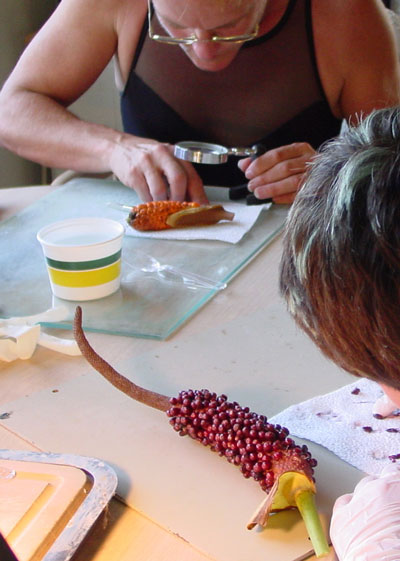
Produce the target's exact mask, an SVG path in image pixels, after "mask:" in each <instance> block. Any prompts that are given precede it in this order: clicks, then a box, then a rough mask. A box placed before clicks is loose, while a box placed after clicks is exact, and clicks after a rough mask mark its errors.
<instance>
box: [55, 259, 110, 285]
mask: <svg viewBox="0 0 400 561" xmlns="http://www.w3.org/2000/svg"><path fill="white" fill-rule="evenodd" d="M48 271H49V275H50V278H51V280H52V282H53V283H54V284H58V285H59V286H67V287H71V288H79V287H85V286H97V285H99V284H105V283H106V282H110V281H113V280H114V279H116V278H118V277H119V275H120V273H121V260H119V261H117V262H116V263H113V264H112V265H109V266H108V267H103V268H102V269H94V270H92V271H61V270H60V269H53V268H52V267H48Z"/></svg>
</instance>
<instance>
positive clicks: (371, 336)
mask: <svg viewBox="0 0 400 561" xmlns="http://www.w3.org/2000/svg"><path fill="white" fill-rule="evenodd" d="M399 118H400V108H391V109H381V110H377V111H374V112H373V113H372V114H371V115H369V116H367V117H366V118H365V119H363V120H362V121H361V122H360V123H359V124H358V125H357V126H354V127H351V128H349V129H348V131H346V132H344V133H343V134H342V135H341V136H340V137H338V138H335V139H333V140H331V141H329V142H328V143H326V144H325V146H324V147H322V149H321V151H320V153H319V154H318V155H317V156H316V157H315V159H314V160H313V162H312V163H311V164H310V169H309V173H308V175H307V179H306V181H305V184H304V186H303V187H302V188H301V190H300V191H299V193H298V195H297V197H296V200H295V202H294V203H293V206H292V208H291V210H290V212H289V216H288V221H287V225H286V230H285V237H284V249H283V255H282V260H281V270H280V289H281V294H282V295H283V296H284V298H285V299H286V302H287V304H288V309H289V311H290V313H291V314H292V315H293V317H294V318H295V320H296V322H297V323H298V324H299V325H300V327H301V328H302V329H304V331H305V332H306V333H307V334H308V335H309V336H310V337H311V339H312V340H313V341H314V342H315V343H316V344H317V345H318V346H319V348H320V349H321V350H322V352H323V353H324V354H325V355H326V356H328V357H329V358H330V359H332V360H333V361H334V362H335V363H337V364H338V365H339V366H341V367H342V368H344V369H345V370H347V371H348V372H350V373H352V374H355V375H356V376H363V377H367V378H371V379H372V380H375V381H377V382H382V383H384V384H386V385H388V386H391V387H393V388H396V389H400V122H399Z"/></svg>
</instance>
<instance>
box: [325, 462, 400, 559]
mask: <svg viewBox="0 0 400 561" xmlns="http://www.w3.org/2000/svg"><path fill="white" fill-rule="evenodd" d="M330 535H331V539H332V544H333V546H334V548H335V551H336V555H337V557H338V559H339V561H399V560H400V466H396V465H393V466H388V467H386V468H384V469H383V470H382V473H381V474H380V476H378V477H374V476H368V477H364V478H363V479H362V480H361V481H360V482H359V483H358V485H357V486H356V488H355V489H354V493H349V494H348V495H343V496H342V497H339V498H338V499H337V501H336V503H335V505H334V507H333V515H332V520H331V527H330Z"/></svg>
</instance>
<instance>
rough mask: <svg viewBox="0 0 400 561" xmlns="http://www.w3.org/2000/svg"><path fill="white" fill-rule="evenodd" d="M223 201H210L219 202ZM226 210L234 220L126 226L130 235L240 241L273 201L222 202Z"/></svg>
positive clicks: (212, 202) (173, 238) (169, 238)
mask: <svg viewBox="0 0 400 561" xmlns="http://www.w3.org/2000/svg"><path fill="white" fill-rule="evenodd" d="M221 202H222V201H220V200H218V201H215V200H213V201H210V204H218V203H221ZM222 204H223V207H224V209H225V210H227V211H229V212H233V213H234V214H235V216H234V218H233V220H232V222H231V221H229V220H228V221H227V220H225V221H222V222H218V223H217V224H213V225H211V226H201V227H200V226H197V227H185V228H171V229H170V230H161V231H159V232H138V231H137V230H134V229H133V228H131V227H130V226H126V233H127V235H129V236H134V237H138V238H156V239H162V240H218V241H222V242H227V243H232V244H235V243H238V242H239V241H240V240H241V239H242V238H243V236H244V235H245V234H246V233H247V232H248V231H249V230H250V229H251V228H252V227H253V226H254V224H255V222H256V220H257V218H258V217H259V215H260V212H262V211H263V210H266V209H268V208H270V206H271V203H266V204H263V205H250V206H247V205H245V204H243V203H233V202H226V201H223V202H222Z"/></svg>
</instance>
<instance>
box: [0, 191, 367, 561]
mask: <svg viewBox="0 0 400 561" xmlns="http://www.w3.org/2000/svg"><path fill="white" fill-rule="evenodd" d="M50 189H54V188H51V187H27V188H14V189H11V188H10V189H2V190H0V219H5V218H7V217H8V216H10V215H12V214H14V213H15V212H17V211H18V210H19V209H22V208H23V207H24V206H26V204H30V203H31V202H33V201H34V200H36V199H37V198H38V197H40V196H43V195H44V194H46V192H48V191H49V190H50ZM280 252H281V238H280V237H278V238H277V239H276V240H275V241H274V242H272V244H271V245H269V246H268V247H267V248H266V249H265V250H264V251H263V252H262V253H261V254H260V255H259V256H258V257H257V258H256V259H255V260H254V261H252V262H251V263H250V264H249V265H248V266H247V267H246V268H245V269H244V270H243V271H242V272H241V273H240V274H239V275H238V276H237V277H236V278H235V279H234V280H233V281H232V282H231V283H230V284H229V286H228V288H227V289H225V290H224V291H222V292H221V293H219V294H218V295H217V296H216V297H214V298H213V299H212V300H211V301H210V302H209V303H208V304H207V305H206V306H205V307H204V308H202V309H201V310H200V311H199V312H198V313H197V314H196V315H195V316H194V317H193V318H191V319H190V321H189V322H187V323H186V324H185V325H184V326H183V327H182V328H181V329H180V330H179V331H178V332H177V333H175V334H174V335H173V336H172V337H171V338H170V339H169V340H167V341H162V342H160V341H154V340H147V339H134V338H129V337H118V336H111V335H104V334H98V333H91V334H90V341H91V343H92V344H93V346H94V347H95V348H96V349H97V350H100V351H101V354H102V355H103V356H104V357H105V358H106V359H107V360H108V361H109V362H110V363H111V364H112V365H113V366H114V367H115V368H116V369H117V370H119V371H121V372H122V373H124V374H127V375H131V374H132V372H135V373H136V372H137V373H138V376H137V377H136V379H135V377H134V376H132V378H133V379H135V381H137V382H138V383H140V384H142V385H147V387H149V386H152V388H153V389H156V390H157V391H160V392H161V393H167V394H168V395H174V392H175V393H176V390H177V391H179V389H184V388H185V387H186V388H187V387H198V388H201V387H207V386H209V387H210V389H214V390H215V391H217V392H219V393H222V392H223V393H228V395H229V396H230V397H231V399H237V400H238V401H240V402H241V404H242V405H248V406H250V407H251V409H252V410H255V411H257V412H259V413H265V414H267V415H268V416H269V417H270V416H272V415H274V414H275V413H278V412H279V411H280V410H282V409H283V408H285V407H287V406H288V405H291V404H292V403H296V402H299V401H303V400H304V399H308V398H309V397H312V396H313V395H317V394H321V393H326V392H329V391H332V390H334V389H336V388H338V387H340V386H342V385H344V384H347V383H349V382H351V381H353V378H352V377H350V376H349V375H348V374H346V373H344V372H342V371H340V370H339V369H337V368H336V367H335V366H334V365H332V364H331V363H329V362H328V361H326V360H325V359H324V358H323V357H322V356H321V355H320V354H319V352H318V351H317V350H316V349H315V348H314V347H313V346H312V344H311V343H310V342H309V341H308V340H307V339H306V337H305V336H303V334H301V333H299V331H298V330H297V329H296V328H295V326H294V324H293V322H292V320H291V318H289V316H288V314H287V312H286V310H285V307H284V305H283V303H282V301H281V299H280V296H279V294H278V265H279V259H280ZM54 334H56V335H57V334H60V332H59V331H56V330H54ZM182 384H183V385H182ZM91 386H92V387H93V396H95V398H94V399H93V400H92V401H91V399H90V395H87V394H84V396H85V397H84V398H83V397H82V395H78V394H79V392H80V389H81V390H82V391H83V392H87V391H89V390H90V388H91ZM79 388H80V389H79ZM53 390H57V393H54V394H53V395H55V396H61V397H63V398H64V404H63V405H60V407H61V409H62V408H63V407H64V408H66V411H70V412H71V414H72V413H73V414H74V415H76V414H77V413H78V411H79V406H80V407H83V405H82V404H85V407H87V411H86V413H87V415H88V416H89V417H86V421H87V425H85V427H86V428H85V429H82V430H79V424H76V425H74V421H73V420H71V418H68V415H64V416H63V417H62V418H57V412H58V405H57V406H55V405H54V403H52V402H51V399H50V398H49V395H51V392H53ZM74 392H75V393H74ZM114 392H115V393H114ZM74 395H76V397H77V399H76V400H74ZM96 396H99V398H98V400H99V401H98V402H96V399H97V398H96ZM74 401H76V403H77V404H78V405H77V406H76V407H78V409H74V407H75V404H74ZM60 403H61V402H60ZM79 404H80V405H79ZM107 404H108V409H109V410H108V411H106V409H107ZM113 405H114V406H115V407H118V408H120V409H118V410H117V411H114V415H115V416H117V417H118V416H120V417H121V419H125V418H126V416H127V415H128V411H129V412H132V415H133V418H137V419H140V418H143V419H144V421H143V427H144V428H143V430H144V432H145V431H147V430H150V427H151V426H152V424H153V422H157V423H158V420H157V421H156V420H155V417H154V415H155V414H156V416H157V415H158V414H159V413H158V412H154V413H153V412H147V411H146V412H144V411H142V410H141V407H143V406H140V405H136V404H133V402H129V405H128V402H127V401H126V399H125V397H124V396H120V395H119V394H118V392H116V391H115V390H113V388H109V387H107V389H106V383H105V382H103V380H102V379H100V377H99V375H98V374H96V373H93V371H92V370H91V369H90V368H89V367H88V365H87V363H86V362H85V361H84V359H83V358H81V357H77V358H76V357H66V356H64V355H60V354H58V353H55V352H52V351H49V350H46V349H43V348H38V349H37V350H36V351H35V354H34V355H33V357H32V358H31V359H30V360H28V361H15V362H12V363H1V364H0V413H2V412H3V411H12V412H13V413H12V415H11V416H10V418H9V419H8V420H2V421H0V447H1V448H14V449H24V450H46V451H51V452H62V451H65V452H72V453H80V454H83V455H93V456H94V455H96V456H97V457H99V455H100V457H102V458H103V459H105V460H106V461H110V463H112V464H113V463H114V464H115V465H114V467H116V469H117V473H118V470H119V476H120V480H121V487H120V489H119V492H120V494H122V495H124V496H125V499H127V500H128V502H129V504H131V506H136V504H138V508H139V510H141V513H140V514H139V513H138V512H137V511H136V510H135V508H129V507H127V506H125V505H123V504H122V503H120V502H119V501H117V500H113V501H112V503H111V505H110V521H109V524H108V526H107V527H106V529H104V528H103V527H101V525H97V526H96V528H95V531H94V532H93V534H92V535H91V536H90V537H89V538H88V539H86V540H85V542H84V543H83V545H82V547H81V549H80V550H79V551H78V553H77V554H75V556H74V560H75V561H83V559H85V561H105V560H107V561H125V560H128V559H129V560H131V561H135V560H141V559H149V558H152V559H157V560H160V561H163V560H167V559H173V558H174V559H176V558H179V559H180V560H187V561H200V560H203V561H204V560H205V559H209V558H214V559H216V560H217V561H223V560H224V551H225V548H224V547H223V544H224V541H225V540H226V536H225V537H224V536H223V535H221V538H220V541H221V546H220V547H219V545H218V544H217V543H213V544H212V545H210V548H211V550H212V552H211V553H210V551H207V541H210V542H212V541H213V540H214V542H215V541H218V539H217V538H215V536H214V538H212V537H210V540H208V538H207V537H206V538H205V539H204V540H203V541H202V540H201V536H200V537H199V532H197V533H196V531H195V530H196V529H195V528H194V527H193V524H192V527H191V525H190V522H188V520H187V519H188V516H187V515H186V514H183V515H182V516H181V517H179V516H178V518H177V517H176V515H175V514H174V515H173V516H171V518H172V523H171V524H168V523H166V522H165V520H166V517H168V512H167V511H168V509H166V508H164V507H165V505H164V504H163V505H162V506H163V508H161V511H162V512H160V516H159V518H157V515H155V513H154V504H153V502H152V501H153V500H154V497H153V496H152V495H151V493H150V494H148V493H147V494H146V492H144V493H140V492H139V493H137V492H136V490H132V489H131V488H130V486H132V480H133V481H135V484H137V479H136V473H135V466H132V474H131V473H129V472H130V461H131V456H130V453H129V452H128V448H127V446H128V443H129V431H126V434H124V435H123V437H122V438H120V437H121V426H122V427H124V426H126V425H124V424H123V423H122V424H121V423H117V424H116V426H115V428H114V429H113V428H112V427H111V428H110V423H109V421H110V419H113V418H114V417H113V415H111V414H110V411H112V410H113V409H112V408H113ZM39 406H40V411H39V410H38V407H39ZM68 408H69V409H68ZM102 408H103V409H102ZM71 409H72V410H73V411H71ZM101 409H102V410H103V412H104V415H103V421H104V423H105V425H104V427H106V428H105V432H104V435H105V436H104V438H111V439H112V440H113V441H114V442H113V443H112V445H110V446H106V445H104V447H103V448H102V446H101V445H99V444H98V442H97V440H98V439H99V437H95V438H94V440H93V438H92V437H91V432H90V431H88V430H87V426H89V423H90V415H96V416H97V415H101V413H99V410H101ZM34 413H35V414H34ZM36 413H37V414H36ZM30 414H32V416H30ZM50 414H53V415H54V417H55V418H54V423H50V424H49V423H48V422H47V423H46V419H47V420H48V419H49V417H48V415H50ZM96 419H97V417H96ZM121 419H119V421H121ZM80 422H81V423H82V419H81V420H80ZM81 426H82V425H81ZM54 431H56V432H54ZM171 435H172V438H175V435H174V434H173V432H172V433H171ZM135 438H136V437H135ZM168 439H169V436H165V438H163V441H162V442H163V443H162V446H164V445H166V444H165V442H167V443H169V440H168ZM100 440H101V438H100ZM178 440H179V439H178ZM183 440H186V439H182V441H183ZM119 441H120V444H119V446H118V445H116V444H115V442H119ZM93 442H95V443H96V446H94V445H93ZM137 442H140V439H139V440H138V441H137ZM171 442H172V441H171ZM187 444H188V446H187V449H188V450H189V449H190V452H189V451H188V455H189V456H188V457H189V463H190V462H193V463H196V462H197V458H198V457H200V455H199V454H198V452H197V449H196V450H195V449H194V448H192V446H193V445H194V446H196V445H195V443H191V442H189V443H187ZM307 444H308V443H307ZM168 445H169V444H168ZM63 446H68V448H69V449H68V450H66V449H63ZM177 446H178V447H181V444H180V441H179V444H177ZM56 448H57V449H56ZM71 448H72V449H71ZM310 448H311V451H312V452H313V454H314V455H315V456H316V457H317V459H318V461H319V467H318V468H317V485H318V506H319V508H320V510H321V512H322V514H323V515H324V516H325V518H326V519H327V520H328V519H329V513H330V509H331V506H332V504H333V501H334V500H335V498H336V497H337V496H338V495H340V494H342V493H344V492H349V491H351V490H352V488H353V487H354V485H355V483H356V481H357V480H358V479H359V478H360V477H361V474H360V472H358V471H357V470H355V469H354V468H352V467H351V466H349V465H347V464H345V463H344V462H342V461H341V460H339V459H338V458H337V457H335V456H334V455H333V454H331V453H330V452H328V451H327V450H325V449H323V448H321V447H319V446H317V445H313V444H311V445H310ZM110 449H111V452H110ZM94 452H97V454H95V453H94ZM111 453H115V456H110V457H107V456H108V455H109V454H111ZM200 453H201V454H202V456H201V459H200V460H199V461H200V462H203V463H204V465H205V466H207V465H209V466H210V468H209V469H210V470H214V469H215V470H216V472H218V473H217V474H216V478H217V480H218V477H219V478H225V474H228V472H227V471H226V469H228V470H232V469H233V468H232V466H230V465H229V464H226V469H225V465H224V466H223V467H221V468H220V467H219V464H218V462H221V463H223V462H222V460H221V459H219V458H217V457H213V458H212V459H211V458H210V460H208V454H209V453H208V452H207V451H205V450H203V449H201V450H200ZM203 457H204V459H203ZM216 462H217V463H216ZM193 465H194V464H193ZM221 465H222V464H221ZM211 466H212V467H211ZM142 471H144V472H145V471H146V470H142ZM148 471H149V470H148ZM126 472H127V473H126ZM207 475H209V476H210V477H212V475H213V474H207ZM235 476H237V474H236V473H235V474H234V475H232V476H231V475H230V472H229V475H227V477H228V478H230V477H235ZM148 477H149V481H151V477H150V476H148ZM152 477H153V476H152ZM182 477H183V480H182V481H184V479H185V476H182ZM140 478H142V479H140ZM140 478H139V481H141V482H142V485H144V482H145V481H146V474H145V473H141V475H140ZM143 478H144V479H143ZM232 481H236V480H234V479H233V480H232ZM238 481H239V480H238ZM243 481H244V480H243ZM245 485H247V482H246V483H245ZM238 488H239V489H240V493H242V494H246V493H247V491H245V492H243V491H242V489H244V487H243V485H242V481H240V482H239V483H238ZM257 492H259V491H258V489H257V491H255V490H254V489H253V488H252V490H251V491H250V492H249V494H250V498H249V497H248V496H246V497H245V498H242V499H238V500H239V503H240V501H242V502H243V504H245V505H246V508H247V507H248V504H247V503H248V502H249V501H250V499H251V501H253V499H254V498H255V497H256V496H257V497H258V495H257ZM261 498H262V497H261ZM179 501H181V499H179ZM147 504H149V512H146V506H147ZM181 506H182V505H181ZM255 506H257V503H256V504H255V505H254V507H255ZM230 509H231V507H229V508H228V512H227V516H229V510H230ZM182 511H183V512H185V511H184V507H182ZM250 514H251V512H247V513H246V516H247V517H249V516H250ZM148 517H150V518H152V520H149V518H148ZM179 518H181V519H184V520H183V522H182V520H180V519H179ZM205 518H207V516H205ZM181 522H182V525H183V527H184V528H185V530H187V532H188V534H190V536H192V535H193V540H192V539H191V538H190V541H191V543H188V541H185V540H187V539H188V537H187V536H185V535H182V534H180V536H182V537H180V536H178V535H176V534H174V533H173V532H174V531H175V532H176V528H175V527H174V524H178V525H179V523H181ZM196 526H197V524H196ZM166 527H169V530H170V531H167V529H166ZM206 529H207V524H206V523H205V529H204V531H206ZM192 530H193V533H192ZM274 532H275V534H274V547H273V551H274V557H270V555H269V554H268V543H267V542H266V543H265V544H262V547H264V548H265V557H264V558H265V559H271V561H277V559H275V555H276V552H278V554H279V553H280V548H282V551H281V553H282V555H279V558H280V560H284V559H290V561H292V560H291V558H290V557H288V551H287V542H288V540H289V541H290V533H289V535H288V534H287V530H286V529H285V530H282V529H280V528H279V527H278V528H277V529H274ZM210 536H211V534H210ZM182 538H183V539H182ZM247 539H248V538H246V540H247ZM255 539H258V540H259V538H255ZM296 539H297V538H296ZM277 544H278V545H277ZM257 547H259V546H257ZM199 550H201V551H199ZM219 551H221V556H219V555H218V553H219ZM216 552H217V554H216ZM250 555H251V554H250ZM289 555H290V554H289ZM233 557H235V556H234V555H233V556H232V555H230V558H231V559H232V561H236V560H234V559H233ZM254 558H257V557H256V556H254ZM292 558H293V560H294V559H295V558H298V555H297V554H296V555H294V556H293V557H292ZM236 559H237V561H241V560H242V556H241V555H239V554H238V555H237V557H236ZM246 561H252V558H251V557H250V558H249V559H248V560H246Z"/></svg>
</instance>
